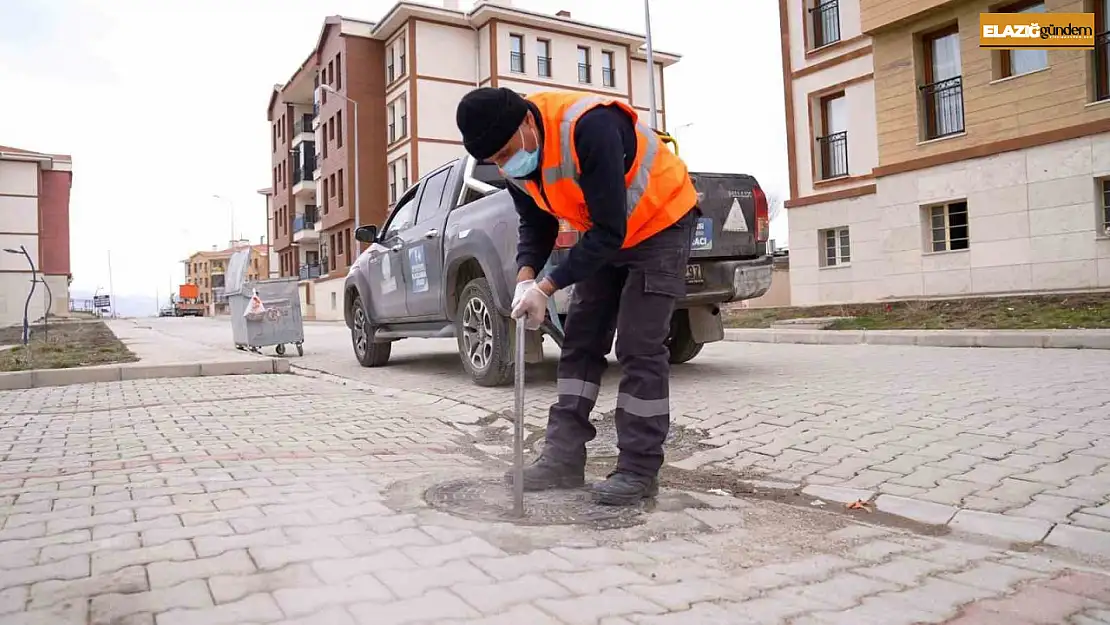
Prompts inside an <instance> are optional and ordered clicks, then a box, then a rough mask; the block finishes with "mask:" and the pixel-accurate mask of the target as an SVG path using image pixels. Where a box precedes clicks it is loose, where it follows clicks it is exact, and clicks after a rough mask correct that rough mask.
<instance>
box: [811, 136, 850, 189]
mask: <svg viewBox="0 0 1110 625" xmlns="http://www.w3.org/2000/svg"><path fill="white" fill-rule="evenodd" d="M817 149H818V154H820V155H821V179H822V180H828V179H830V178H839V177H841V176H847V175H848V133H847V132H834V133H832V134H831V135H826V136H824V137H818V138H817Z"/></svg>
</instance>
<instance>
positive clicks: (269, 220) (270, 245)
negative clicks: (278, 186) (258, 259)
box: [258, 187, 281, 278]
mask: <svg viewBox="0 0 1110 625" xmlns="http://www.w3.org/2000/svg"><path fill="white" fill-rule="evenodd" d="M258 194H259V195H261V196H262V197H264V198H266V206H265V208H266V233H267V234H266V243H265V245H266V248H267V252H266V258H267V259H268V260H267V265H268V266H269V272H268V274H267V275H266V276H265V277H266V278H278V277H281V276H280V273H279V272H278V264H279V262H280V261H279V260H278V255H277V251H275V250H274V242H273V240H271V239H270V238H269V237H270V233H272V232H273V231H274V224H273V221H274V190H273V189H271V188H270V187H266V188H265V189H259V190H258Z"/></svg>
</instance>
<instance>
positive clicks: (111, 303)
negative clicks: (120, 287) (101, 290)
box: [108, 250, 116, 319]
mask: <svg viewBox="0 0 1110 625" xmlns="http://www.w3.org/2000/svg"><path fill="white" fill-rule="evenodd" d="M108 297H109V298H110V299H109V301H108V304H109V306H111V309H112V319H115V318H116V287H115V282H114V281H113V280H112V250H108Z"/></svg>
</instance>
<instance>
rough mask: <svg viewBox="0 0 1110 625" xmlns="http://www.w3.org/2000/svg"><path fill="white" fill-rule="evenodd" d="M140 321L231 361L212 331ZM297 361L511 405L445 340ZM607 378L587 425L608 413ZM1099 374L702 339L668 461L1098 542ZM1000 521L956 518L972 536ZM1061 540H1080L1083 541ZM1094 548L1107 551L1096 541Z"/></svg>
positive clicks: (1079, 356)
mask: <svg viewBox="0 0 1110 625" xmlns="http://www.w3.org/2000/svg"><path fill="white" fill-rule="evenodd" d="M144 323H147V322H144ZM149 325H151V326H152V327H153V329H155V330H156V331H158V332H161V333H163V334H168V335H172V336H177V337H188V338H189V340H190V341H193V342H196V343H198V344H206V345H211V346H213V347H218V348H220V349H226V350H230V349H231V348H230V347H229V345H230V338H229V337H230V330H229V327H228V325H227V322H226V321H220V320H194V319H158V320H151V321H150V322H149ZM305 350H306V351H305V356H304V358H294V359H293V361H292V362H293V363H294V364H295V365H298V366H303V367H307V368H311V369H315V370H319V371H326V372H329V373H332V374H335V375H338V376H343V377H346V378H351V379H357V380H363V381H366V382H370V383H373V384H376V385H383V386H387V387H395V388H405V389H413V390H420V391H422V392H425V393H430V394H433V395H438V396H441V397H447V398H451V399H454V400H457V401H460V402H464V403H467V404H470V405H473V406H477V407H481V408H485V409H488V410H490V411H509V410H511V408H512V402H513V399H512V392H511V389H488V388H481V387H477V386H475V385H473V384H472V383H471V382H470V381H469V380H468V379H467V378H466V376H465V375H464V373H463V371H462V369H461V365H460V364H459V362H458V356H457V354H456V353H455V348H454V341H452V340H419V339H412V340H407V341H400V342H398V343H396V344H395V345H394V350H393V353H394V355H393V358H392V360H391V362H390V364H389V366H387V367H383V368H378V369H363V368H361V367H360V366H359V365H358V363H357V362H356V361H355V360H354V357H353V355H352V353H351V348H350V343H349V338H348V334H347V330H346V328H345V327H344V326H343V325H342V324H327V323H317V324H308V325H307V327H306V343H305ZM547 352H548V359H547V361H546V362H545V363H543V364H542V365H538V366H533V367H530V368H529V370H528V377H529V391H528V417H529V426H530V427H531V428H532V429H533V430H534V431H537V432H538V431H539V430H540V429H542V427H543V424H544V422H545V419H546V414H547V407H548V406H549V405H550V403H551V402H552V401H553V400H554V378H555V354H556V352H555V349H554V346H553V345H551V344H548V345H547ZM610 358H612V357H610ZM616 369H617V367H616V366H615V364H614V366H612V367H611V369H610V374H609V376H608V381H607V384H606V386H605V389H604V390H603V391H602V397H601V399H600V400H599V405H598V408H597V411H598V413H604V412H606V411H611V410H612V409H613V408H614V406H615V403H616V392H615V388H616V375H615V374H616V371H615V370H616ZM1107 371H1110V352H1107V351H1105V350H1088V351H1084V350H1062V349H954V348H926V347H892V346H868V345H850V346H810V345H787V344H757V343H717V344H714V345H710V346H707V347H706V349H705V350H704V351H703V352H702V354H701V355H700V356H699V357H698V358H697V359H695V360H694V361H692V362H690V363H688V364H685V365H681V366H678V367H675V368H674V370H673V374H674V379H673V381H672V388H671V395H672V401H671V406H672V411H673V414H674V417H675V418H674V423H675V424H676V425H677V426H684V427H686V428H688V429H689V430H688V434H689V436H687V437H685V438H686V439H687V440H690V441H691V442H692V443H696V444H692V445H691V446H689V447H688V448H686V449H678V450H675V451H676V453H672V455H671V457H670V460H671V462H672V464H673V465H675V466H676V467H678V468H682V469H703V470H729V471H733V472H739V473H740V474H742V475H745V476H748V477H759V478H763V479H767V480H778V481H784V482H792V483H804V484H807V485H835V486H838V487H846V488H850V489H853V490H852V491H848V493H849V494H852V493H853V492H854V491H855V490H858V491H860V494H862V495H866V494H868V493H872V492H878V493H886V494H889V495H893V496H898V497H907V498H912V499H914V500H917V501H925V502H932V503H937V504H942V505H944V506H952V507H960V508H963V509H966V510H972V511H983V512H989V513H1003V514H1005V515H1007V516H1012V517H1016V518H1018V519H1021V521H1018V522H1017V523H1016V524H1015V527H1005V528H1001V530H1002V531H1003V533H1007V534H1012V535H1013V537H1014V539H1015V540H1023V541H1035V540H1038V539H1040V538H1043V537H1044V536H1045V535H1046V534H1047V533H1048V532H1049V531H1050V529H1051V528H1052V526H1053V524H1054V523H1060V524H1066V525H1074V526H1076V527H1079V528H1092V529H1099V530H1110V376H1107V375H1106V372H1107ZM505 414H508V413H507V412H506V413H505ZM503 424H504V425H507V422H504V423H503ZM941 511H943V509H941ZM952 511H954V508H952ZM1026 520H1027V521H1026ZM1000 522H1004V520H1001V521H1000V520H999V519H997V518H996V517H995V516H994V515H987V518H986V519H980V518H977V517H968V523H969V524H971V525H979V524H982V523H986V524H988V525H999V524H1000ZM992 529H993V528H992ZM1075 540H1079V541H1085V542H1091V541H1090V540H1087V538H1086V535H1085V534H1080V535H1079V536H1078V537H1077V538H1075ZM1105 549H1106V550H1107V555H1110V544H1106V545H1105Z"/></svg>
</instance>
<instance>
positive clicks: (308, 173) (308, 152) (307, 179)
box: [293, 143, 316, 196]
mask: <svg viewBox="0 0 1110 625" xmlns="http://www.w3.org/2000/svg"><path fill="white" fill-rule="evenodd" d="M315 170H316V145H315V143H303V144H301V145H300V146H298V147H296V148H294V149H293V195H305V196H310V195H314V194H315V193H316V179H315V177H313V175H312V174H313V171H315Z"/></svg>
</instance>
